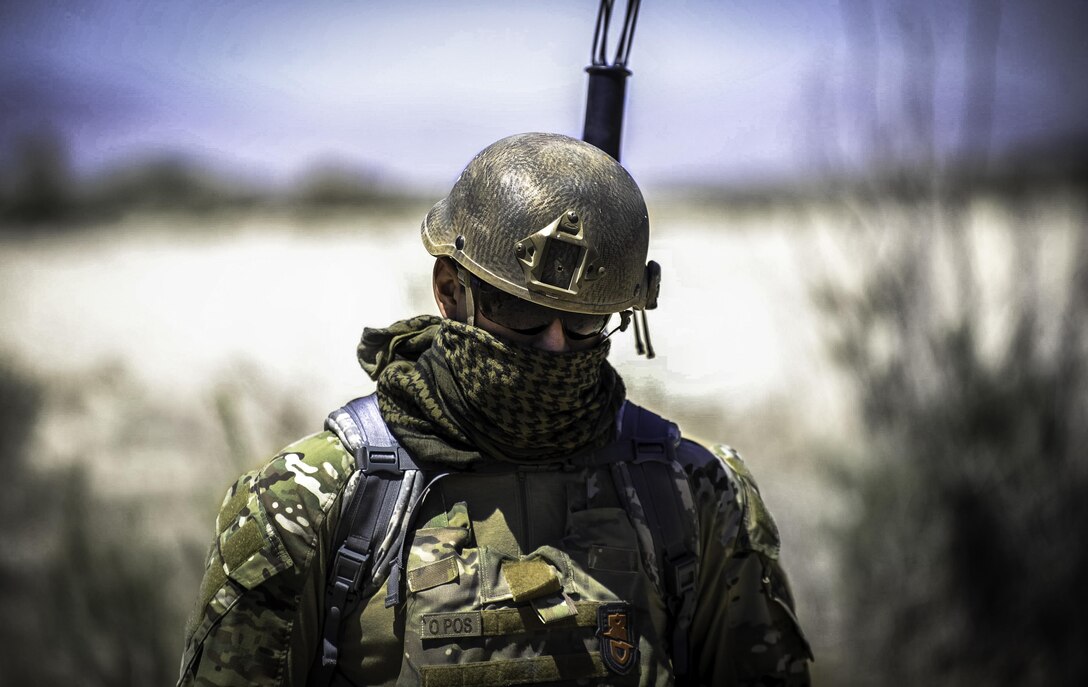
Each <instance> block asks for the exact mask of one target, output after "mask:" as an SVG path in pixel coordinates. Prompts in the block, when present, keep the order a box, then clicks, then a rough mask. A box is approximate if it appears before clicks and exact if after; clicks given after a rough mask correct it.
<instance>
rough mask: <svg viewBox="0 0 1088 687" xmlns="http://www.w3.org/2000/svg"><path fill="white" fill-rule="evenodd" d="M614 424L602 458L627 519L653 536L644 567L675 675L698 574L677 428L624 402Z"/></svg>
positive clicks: (682, 663) (685, 658)
mask: <svg viewBox="0 0 1088 687" xmlns="http://www.w3.org/2000/svg"><path fill="white" fill-rule="evenodd" d="M619 425H620V431H619V438H618V439H617V441H615V442H614V443H613V444H611V445H610V446H609V447H608V448H606V449H605V455H604V456H602V458H603V459H604V460H605V461H606V462H610V463H611V469H612V476H613V480H614V481H615V482H616V486H617V487H618V491H619V492H620V495H621V498H623V499H624V502H625V505H626V508H627V511H628V514H629V515H630V516H631V519H632V520H633V521H634V522H635V523H636V524H637V523H640V522H643V523H645V528H646V529H647V530H649V534H650V537H651V538H652V544H653V550H652V553H653V556H654V558H653V559H651V560H650V561H649V562H648V563H649V564H648V565H647V568H648V569H653V570H655V571H657V572H658V574H659V586H660V588H661V592H662V595H663V596H664V597H665V604H666V607H667V608H668V611H669V620H670V635H671V645H672V647H671V648H672V661H673V672H674V674H675V675H676V677H677V678H678V679H679V678H683V677H684V676H686V675H687V674H688V673H689V671H690V662H691V655H690V644H689V641H688V639H689V637H688V634H689V630H690V627H691V619H692V617H693V615H694V613H695V586H696V581H697V580H698V577H699V557H698V555H697V554H696V551H697V550H698V548H697V547H698V541H699V534H698V525H699V523H698V519H697V517H696V514H695V509H694V499H693V498H692V492H691V484H690V483H689V482H688V479H687V475H686V474H685V472H684V469H683V467H682V466H681V465H680V463H679V462H678V461H677V460H676V447H677V446H678V445H679V443H680V431H679V429H678V428H677V426H676V425H675V424H673V423H671V422H669V421H668V420H665V419H664V418H662V417H661V416H659V415H657V414H655V413H652V412H650V411H648V410H646V409H645V408H641V407H639V406H637V405H635V404H634V403H625V404H624V406H623V408H622V409H621V411H620V414H619ZM646 553H650V552H644V555H645V554H646Z"/></svg>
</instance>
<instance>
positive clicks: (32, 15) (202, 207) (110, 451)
mask: <svg viewBox="0 0 1088 687" xmlns="http://www.w3.org/2000/svg"><path fill="white" fill-rule="evenodd" d="M408 4H411V3H408ZM659 5H660V3H659ZM1033 6H1034V9H1032V10H1027V9H1025V8H1024V7H1023V6H1020V5H1008V6H1006V5H1004V4H1002V3H989V2H966V1H965V2H956V3H940V4H938V3H911V4H909V5H908V4H906V3H902V4H900V3H894V2H872V3H869V2H843V3H830V2H828V3H784V4H782V5H781V6H779V7H777V8H775V9H767V8H766V7H765V6H764V4H762V3H733V4H730V5H729V6H727V7H723V6H720V5H718V4H714V3H709V2H708V3H697V2H693V3H678V4H676V5H672V6H671V7H672V8H673V9H672V10H671V11H670V10H666V9H664V8H662V7H660V6H655V4H654V3H650V2H648V3H647V6H646V7H645V8H644V10H643V13H644V14H643V16H642V20H641V24H640V29H639V30H640V33H639V36H638V39H637V41H636V42H637V45H636V46H635V48H634V51H633V54H634V64H633V67H634V68H635V76H634V77H633V80H632V91H631V94H630V97H629V102H628V107H629V110H630V117H629V122H628V123H629V128H628V130H627V132H626V144H625V148H624V156H625V157H624V162H625V164H627V165H628V167H629V168H630V169H631V170H632V173H633V174H634V175H635V177H636V179H639V180H640V181H641V182H642V183H643V187H644V191H645V194H646V197H647V202H648V205H649V207H650V213H651V218H650V219H651V227H652V238H651V249H650V252H651V257H652V258H653V259H655V260H657V261H658V262H660V263H661V264H662V267H663V273H664V284H663V288H662V295H661V307H660V308H659V309H658V310H657V311H654V312H652V313H650V333H651V335H652V337H653V341H654V345H655V347H656V349H657V351H658V357H657V358H656V359H654V360H649V361H647V360H645V359H643V358H640V357H638V356H636V355H635V353H634V345H633V342H632V340H631V338H630V337H629V336H620V337H619V339H618V340H617V341H616V342H615V343H614V348H613V354H612V361H613V363H614V364H615V365H616V366H617V368H618V369H619V371H620V373H621V374H622V375H623V377H624V379H625V380H626V382H627V384H628V389H629V394H630V396H631V397H632V398H634V399H636V400H638V401H640V402H642V403H644V404H646V405H648V406H650V407H652V408H654V409H656V410H658V411H659V412H661V413H662V414H664V415H666V416H668V417H670V418H672V419H674V420H677V421H679V422H680V423H681V425H682V426H683V427H684V429H685V432H686V433H687V434H689V435H691V436H693V437H696V438H699V439H701V440H703V441H705V442H708V443H714V442H724V443H728V444H730V445H732V446H734V447H736V448H737V449H738V450H739V451H740V452H741V453H742V455H744V456H745V458H746V460H747V462H748V463H749V465H750V467H751V468H752V470H753V472H754V473H755V475H756V477H757V479H758V480H759V483H760V485H761V488H762V491H763V493H764V496H765V498H766V500H767V502H768V504H769V505H770V507H771V510H772V512H773V513H774V514H775V516H776V518H777V520H778V524H779V527H780V529H781V531H782V535H783V539H784V551H785V564H786V567H787V569H788V570H789V572H790V574H791V576H792V580H793V584H794V587H795V592H796V595H797V597H798V607H799V608H798V611H799V616H800V619H801V622H802V624H803V626H804V627H805V630H806V632H807V634H808V638H809V640H810V642H811V644H812V645H813V648H814V651H815V653H816V655H817V662H816V664H815V666H814V675H815V677H816V679H817V682H818V684H822V685H840V684H843V685H900V684H902V685H915V684H936V685H973V684H982V683H986V684H1010V685H1022V684H1024V685H1035V684H1040V685H1041V684H1080V683H1083V681H1084V679H1085V677H1086V675H1088V659H1086V658H1085V657H1084V654H1083V650H1082V647H1083V646H1084V645H1085V644H1086V643H1088V627H1086V623H1085V620H1084V619H1083V618H1082V617H1080V615H1078V613H1077V612H1075V610H1074V609H1075V608H1078V607H1079V606H1080V605H1081V604H1082V603H1083V602H1082V601H1081V602H1078V601H1077V599H1080V598H1082V597H1083V596H1084V594H1083V592H1082V591H1081V589H1080V588H1081V586H1082V585H1081V582H1082V581H1083V580H1084V579H1085V575H1086V573H1088V554H1086V553H1085V552H1086V551H1088V549H1086V548H1085V547H1084V545H1083V541H1084V540H1085V537H1086V536H1088V505H1086V503H1088V501H1086V500H1085V499H1084V498H1083V495H1084V494H1085V493H1088V492H1086V491H1085V490H1086V488H1088V456H1086V451H1088V340H1086V333H1085V330H1086V324H1088V317H1086V316H1088V200H1086V199H1088V193H1085V191H1086V186H1088V146H1086V145H1085V141H1088V129H1085V128H1084V120H1083V116H1082V115H1083V111H1084V108H1083V105H1084V104H1085V103H1086V102H1088V96H1086V87H1085V86H1084V84H1082V83H1080V80H1078V79H1076V78H1075V74H1076V73H1078V72H1079V70H1080V68H1081V67H1083V65H1084V62H1085V58H1086V54H1085V52H1086V51H1085V48H1084V45H1083V41H1081V42H1079V43H1078V42H1076V41H1075V40H1074V39H1075V34H1076V31H1074V30H1072V29H1071V28H1069V27H1070V26H1075V25H1076V19H1077V18H1078V17H1080V18H1083V16H1084V11H1083V6H1082V5H1078V4H1076V3H1062V2H1041V3H1037V4H1033ZM481 7H482V8H473V9H471V10H465V11H464V12H460V13H458V12H448V11H447V12H446V13H438V14H436V13H429V14H426V15H418V14H417V15H411V16H413V17H418V16H425V18H423V19H414V18H413V19H410V18H409V16H410V14H409V13H410V12H411V10H412V8H410V7H408V8H404V9H400V10H385V9H383V10H373V9H370V8H351V7H348V6H347V5H344V6H341V5H340V4H338V3H317V4H316V5H315V8H314V9H312V10H311V11H310V12H308V13H306V14H305V15H298V14H297V13H294V14H293V13H292V11H291V10H289V9H287V6H285V5H280V4H276V3H272V4H269V5H266V6H262V5H247V4H244V3H242V4H239V5H237V6H235V7H233V8H232V9H230V10H229V11H227V10H224V9H222V8H218V9H216V8H213V7H212V6H211V4H204V5H201V4H200V3H196V4H194V5H193V6H192V7H190V8H188V9H185V10H180V9H173V10H166V9H162V8H159V7H156V6H153V5H152V4H150V3H148V4H143V3H116V4H114V3H101V4H97V5H89V6H86V7H84V6H76V5H75V4H69V3H64V2H56V3H44V4H41V5H30V4H25V5H19V4H14V5H12V6H11V7H8V6H5V9H4V10H3V14H0V16H2V18H3V19H4V20H5V21H4V22H2V25H3V28H0V35H2V36H3V37H4V42H3V43H2V44H0V52H2V53H3V55H4V57H5V58H6V61H5V62H4V63H3V64H4V67H3V68H2V69H0V90H2V91H3V93H4V95H5V96H7V97H6V98H5V99H4V100H3V103H4V104H3V113H4V119H3V126H0V152H2V154H3V156H4V157H3V158H2V163H3V164H2V165H0V191H2V195H0V323H2V327H0V440H2V442H3V447H4V458H3V459H2V460H3V461H4V470H5V473H6V476H7V477H6V479H5V480H3V481H2V482H0V513H2V515H3V522H4V523H5V527H4V528H3V530H2V531H0V614H2V616H3V617H4V618H5V619H7V620H8V622H6V623H4V624H3V625H2V629H0V684H4V685H7V684H11V685H22V684H72V683H77V684H87V685H122V684H132V685H144V684H170V683H172V682H173V680H174V679H175V674H176V670H177V661H178V657H179V656H180V650H181V645H180V643H181V634H182V629H183V626H184V620H185V617H186V615H187V614H188V612H189V611H190V610H191V609H190V604H191V603H192V601H193V599H194V598H195V596H196V589H197V585H198V582H199V576H200V573H201V566H202V561H203V556H204V552H205V549H206V546H207V544H208V542H209V541H210V534H211V529H212V523H213V519H214V513H215V511H216V508H217V506H218V504H219V500H220V498H221V497H222V494H223V492H224V490H225V489H226V488H227V486H229V484H230V483H231V482H232V481H233V479H234V478H235V477H236V476H237V475H238V474H239V473H240V472H242V471H244V470H246V469H249V468H250V467H253V466H255V465H257V464H259V463H260V462H262V461H264V460H266V459H267V458H268V457H270V456H271V455H272V454H273V453H274V452H275V450H276V449H277V448H279V447H280V446H282V445H284V444H286V443H287V442H289V441H292V440H294V439H296V438H298V437H300V436H303V435H305V434H309V433H311V432H315V431H319V430H320V429H321V423H322V420H323V418H324V416H325V414H326V413H327V412H328V411H329V410H331V409H333V408H335V407H337V406H339V405H340V404H341V403H343V402H344V401H345V400H347V399H350V398H352V397H354V396H358V395H361V394H364V393H368V392H369V391H371V390H372V389H373V384H372V383H371V382H370V381H369V380H368V379H367V378H366V377H365V375H364V374H363V373H362V371H361V370H360V369H359V367H358V365H357V363H356V362H355V355H354V348H355V344H356V342H357V341H358V338H359V335H360V333H361V331H362V328H363V327H364V326H384V325H387V324H389V323H391V322H393V321H394V320H397V319H400V318H403V317H406V316H409V315H413V314H417V313H420V312H435V308H434V305H433V299H432V297H431V295H430V286H429V279H430V270H431V264H432V261H431V259H430V258H429V256H427V255H426V252H425V251H424V250H423V248H422V246H421V244H420V242H419V238H418V227H419V223H420V220H421V219H422V217H423V215H424V213H425V212H426V210H427V209H428V208H429V206H430V204H431V203H433V202H435V201H436V200H437V199H438V198H439V197H440V196H441V194H442V192H443V190H444V187H446V186H448V185H449V184H450V183H452V181H453V180H454V178H455V177H456V173H457V172H458V171H459V169H460V168H461V166H463V165H464V163H465V162H467V160H468V158H469V157H470V156H471V154H472V153H474V152H475V151H476V150H478V149H479V148H481V147H483V146H484V145H486V144H487V143H489V142H491V141H492V140H494V139H496V138H498V137H500V136H503V135H506V134H508V133H512V132H515V131H521V130H527V129H542V130H558V131H563V132H567V133H573V134H576V133H577V128H578V123H579V113H580V110H579V108H580V103H579V101H578V98H579V97H580V96H581V93H582V89H583V86H584V84H583V82H582V78H583V77H582V75H581V74H580V73H579V71H578V70H579V69H580V67H581V61H582V59H583V58H582V56H583V55H584V54H585V53H586V52H588V50H587V48H588V41H589V38H590V35H591V34H590V29H591V22H592V19H593V16H594V11H595V7H596V6H595V4H594V5H593V7H590V6H589V5H586V6H582V5H579V4H577V3H573V2H567V3H558V4H556V5H555V7H554V8H553V9H551V10H550V11H541V10H537V9H532V10H530V9H528V8H526V7H520V6H516V5H513V4H510V3H493V4H486V3H485V4H482V5H481ZM416 9H417V11H418V8H416ZM224 12H226V14H224ZM296 12H297V11H296ZM182 20H184V21H182ZM352 22H354V24H353V23H352ZM541 22H548V24H547V25H548V26H551V25H553V24H554V25H555V26H556V27H557V33H556V34H549V35H548V37H547V38H546V39H542V38H540V36H539V34H538V33H536V32H534V31H533V29H532V28H531V25H533V24H534V23H535V24H536V25H540V24H541ZM344 24H348V25H350V27H349V28H350V30H349V29H344V28H342V27H343V25H344ZM527 25H529V26H528V27H527ZM333 26H340V27H341V29H339V30H338V31H337V30H333V29H332V28H330V27H333ZM224 27H226V28H224ZM285 27H289V28H285ZM458 27H460V28H458ZM469 27H471V28H469ZM243 28H244V29H246V31H242V29H243ZM285 31H286V32H287V33H286V34H285V33H284V32H285ZM353 31H354V32H356V33H360V34H366V35H369V36H372V37H373V38H374V41H373V43H374V45H371V46H370V47H360V46H359V45H357V44H355V43H353V42H352V41H351V40H349V39H350V38H352V37H354V36H355V33H352V32H353ZM432 33H433V34H434V35H433V36H431V34H432ZM568 34H569V35H568ZM58 35H59V36H60V37H61V38H63V39H64V41H63V44H64V45H65V46H66V47H64V48H63V49H58V50H47V49H45V48H43V47H42V46H43V45H44V43H43V41H44V40H45V39H46V38H47V37H55V36H58ZM284 35H290V36H291V38H292V40H293V41H294V42H293V46H294V47H295V49H296V51H295V53H292V56H291V57H290V58H285V57H283V55H282V54H281V53H280V52H278V51H277V50H275V49H273V47H272V44H275V43H276V40H277V37H279V38H282V37H283V36H284ZM439 36H441V38H442V40H438V39H437V38H438V37H439ZM753 36H754V37H753ZM247 37H248V38H247ZM411 37H415V38H416V39H420V38H422V39H427V38H428V37H430V38H431V39H432V40H423V46H424V47H418V50H417V54H415V55H414V56H409V55H408V54H407V53H405V52H398V53H396V54H397V55H398V59H396V60H392V61H384V60H383V59H380V58H382V57H383V56H384V55H387V54H390V53H389V51H387V50H385V48H387V47H389V46H395V45H401V46H403V45H404V44H406V43H407V42H408V41H409V39H410V38H411ZM681 37H683V39H684V41H686V42H684V43H683V45H684V46H685V47H684V48H683V49H682V48H681V47H678V43H679V42H680V40H681ZM482 38H486V39H487V40H480V39H482ZM757 39H760V40H757ZM731 40H732V44H731V45H732V47H730V46H726V45H724V44H723V42H724V43H730V41H731ZM583 43H584V44H585V45H583ZM763 43H766V45H762V44H763ZM526 45H531V46H532V47H530V48H526V47H524V46H526ZM319 47H320V48H322V49H319ZM368 51H372V52H368ZM525 51H528V53H527V54H528V56H529V58H531V59H528V60H527V62H526V64H527V65H528V66H526V67H525V70H526V71H525V72H523V73H515V72H516V71H517V70H516V69H515V67H513V66H510V67H509V69H510V71H509V72H507V71H505V70H506V69H507V68H506V67H502V66H498V67H497V66H495V65H493V64H489V63H488V60H489V59H496V58H495V57H494V56H496V55H508V54H523V55H524V54H525ZM488 56H491V57H490V58H489V57H488ZM643 56H645V57H643ZM642 59H645V62H643V61H642ZM708 61H709V62H711V63H712V64H711V66H710V67H708V66H707V63H708ZM446 62H450V63H451V64H446ZM345 63H352V64H355V63H358V64H363V65H366V66H367V68H366V69H365V70H363V71H351V70H348V69H346V67H345V66H344V65H345ZM451 65H452V66H451ZM318 66H320V67H321V70H320V71H318V70H316V69H315V68H314V67H318ZM444 70H453V71H449V72H446V71H444ZM480 74H483V75H482V76H479V78H477V79H473V78H470V76H471V75H480ZM451 81H452V82H456V83H460V84H462V87H461V90H458V89H457V88H452V87H451V86H450V85H449V82H451ZM247 89H248V90H247ZM167 91H169V93H167ZM177 92H184V95H185V96H186V97H185V98H184V99H183V100H172V98H176V97H179V96H177V95H176V93H177ZM330 93H331V94H333V95H329V94H330ZM462 96H471V97H462ZM655 96H659V97H655ZM661 96H670V97H661ZM323 98H328V99H327V100H322V99H323ZM311 101H315V102H311ZM542 102H544V103H547V104H546V105H542V104H541V103H542ZM300 103H301V104H300ZM307 103H309V104H308V105H307ZM437 105H443V106H444V107H445V106H448V107H445V109H438V108H437ZM776 108H777V109H776ZM353 117H355V118H356V119H357V120H358V122H356V123H355V124H350V121H351V120H352V118H353ZM179 122H181V123H179ZM345 122H349V123H348V124H345ZM359 122H361V123H359ZM686 123H687V124H690V126H685V124H686ZM768 130H769V131H768ZM745 132H749V134H750V135H747V136H746V135H745ZM745 139H751V140H745Z"/></svg>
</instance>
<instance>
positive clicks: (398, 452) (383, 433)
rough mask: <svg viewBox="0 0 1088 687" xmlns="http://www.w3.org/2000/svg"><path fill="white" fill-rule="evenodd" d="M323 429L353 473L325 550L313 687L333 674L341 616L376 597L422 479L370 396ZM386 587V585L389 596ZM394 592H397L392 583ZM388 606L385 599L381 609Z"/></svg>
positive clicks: (335, 415) (374, 397)
mask: <svg viewBox="0 0 1088 687" xmlns="http://www.w3.org/2000/svg"><path fill="white" fill-rule="evenodd" d="M325 426H326V427H327V428H328V429H330V430H332V431H333V432H335V433H336V435H337V436H338V437H339V438H340V441H342V442H343V444H344V446H345V447H347V448H348V449H349V450H350V451H351V452H352V454H353V455H354V456H355V466H356V471H355V474H353V475H352V481H351V482H349V485H348V487H347V488H348V490H349V493H345V495H344V502H343V506H342V511H341V516H340V524H339V526H338V527H337V529H336V536H335V538H334V539H333V541H332V545H331V546H330V548H331V549H333V550H335V551H336V554H335V555H334V556H333V559H332V563H331V565H330V566H329V577H328V582H327V586H326V588H325V622H324V626H323V631H322V643H321V653H320V660H319V661H318V663H317V664H316V665H315V667H314V668H315V670H314V673H315V674H314V675H313V677H312V678H311V680H310V684H320V685H328V684H330V683H331V682H332V680H333V678H334V676H335V674H336V665H337V661H338V655H339V648H338V647H339V641H340V624H341V621H342V619H343V617H344V616H345V615H346V614H347V612H348V610H349V609H350V608H351V607H353V606H354V605H355V604H356V603H358V602H359V601H360V600H361V599H363V598H368V597H369V596H371V595H373V593H374V592H375V591H377V589H378V588H379V587H380V586H381V584H382V582H383V581H384V580H385V577H386V576H387V575H389V572H390V568H391V566H393V565H394V564H395V561H396V559H397V558H398V556H397V555H396V554H397V553H398V552H399V550H400V540H401V539H402V538H403V533H402V532H401V530H402V529H404V525H405V523H406V522H407V521H408V519H409V518H408V513H409V512H410V511H411V507H412V505H413V504H414V503H416V501H417V499H418V498H419V496H420V494H421V492H422V490H423V486H422V485H423V480H424V477H423V475H422V473H421V472H420V470H419V468H418V467H417V466H416V464H415V463H414V462H413V461H412V459H411V457H410V456H409V455H408V453H407V451H405V450H404V449H403V448H402V447H401V446H400V445H399V444H398V443H397V440H396V439H395V438H394V437H393V435H392V433H391V432H390V431H389V428H388V426H386V424H385V421H384V420H383V419H382V416H381V412H380V411H379V410H378V401H377V395H376V394H371V395H369V396H364V397H363V398H357V399H355V400H353V401H351V402H350V403H348V404H347V405H345V406H344V407H342V408H340V409H339V410H336V411H333V412H332V413H330V414H329V417H328V419H327V420H326V422H325ZM393 587H394V583H393V580H392V579H391V580H390V592H391V595H392V592H393ZM396 588H397V589H398V590H399V580H398V581H397V583H396ZM395 602H396V599H394V600H393V601H392V602H390V600H389V599H387V605H391V603H395ZM314 678H316V680H315V679H314Z"/></svg>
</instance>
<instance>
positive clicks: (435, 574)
mask: <svg viewBox="0 0 1088 687" xmlns="http://www.w3.org/2000/svg"><path fill="white" fill-rule="evenodd" d="M458 577H459V571H458V568H457V559H456V558H454V557H453V556H447V557H445V558H443V559H441V560H437V561H434V562H432V563H425V564H423V565H421V566H419V567H416V568H411V569H409V570H408V590H409V591H411V592H422V591H424V590H426V589H431V588H432V587H437V586H438V585H440V584H446V583H447V582H453V581H455V580H457V579H458Z"/></svg>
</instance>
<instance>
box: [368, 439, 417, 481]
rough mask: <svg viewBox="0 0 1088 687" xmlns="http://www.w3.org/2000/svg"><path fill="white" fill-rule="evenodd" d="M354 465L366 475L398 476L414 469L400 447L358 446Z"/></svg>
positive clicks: (406, 454)
mask: <svg viewBox="0 0 1088 687" xmlns="http://www.w3.org/2000/svg"><path fill="white" fill-rule="evenodd" d="M356 463H357V464H358V465H361V466H362V469H363V472H364V473H366V474H368V475H373V474H375V473H378V472H388V473H392V474H400V473H402V472H404V471H405V470H407V469H410V468H414V467H415V465H414V464H413V463H412V460H411V459H410V458H409V457H408V453H407V452H406V451H405V450H404V449H403V448H401V447H400V446H369V445H363V446H360V447H359V455H358V460H357V461H356Z"/></svg>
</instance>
